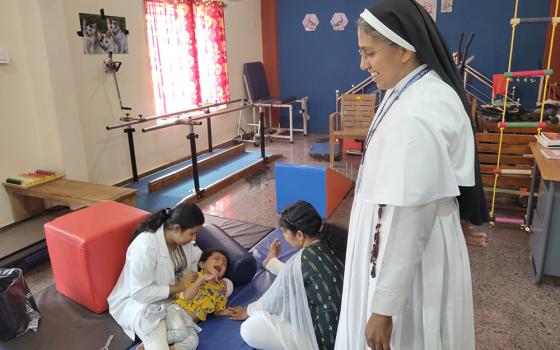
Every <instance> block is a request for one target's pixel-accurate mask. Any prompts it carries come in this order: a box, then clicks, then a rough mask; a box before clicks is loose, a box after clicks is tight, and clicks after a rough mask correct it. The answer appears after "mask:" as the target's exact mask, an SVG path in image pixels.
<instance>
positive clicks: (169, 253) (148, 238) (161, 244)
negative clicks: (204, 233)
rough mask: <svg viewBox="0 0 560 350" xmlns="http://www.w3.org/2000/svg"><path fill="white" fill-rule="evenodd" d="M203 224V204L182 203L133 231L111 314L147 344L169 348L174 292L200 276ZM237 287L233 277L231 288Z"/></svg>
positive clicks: (150, 347) (112, 298)
mask: <svg viewBox="0 0 560 350" xmlns="http://www.w3.org/2000/svg"><path fill="white" fill-rule="evenodd" d="M203 224H204V214H203V213H202V211H201V210H200V208H199V207H198V206H196V205H195V204H180V205H178V206H177V207H175V208H174V209H162V210H160V211H158V212H156V213H155V214H153V215H152V216H150V217H149V218H147V219H146V220H145V221H143V222H142V223H141V224H140V225H139V226H138V228H137V229H136V231H135V232H134V234H133V241H132V243H131V244H130V246H129V248H128V250H127V252H126V261H125V265H124V268H123V270H122V272H121V275H120V277H119V279H118V281H117V284H116V285H115V287H114V288H113V291H112V292H111V294H110V295H109V298H108V299H107V300H108V302H109V313H110V314H111V316H113V318H114V319H115V320H116V321H117V323H118V324H119V325H120V326H121V327H122V328H123V330H124V332H125V333H126V335H128V336H129V337H130V339H135V335H137V336H138V337H139V338H140V339H141V340H142V342H143V346H144V348H145V349H146V350H162V349H165V350H167V349H169V346H168V343H167V336H166V332H167V328H166V324H165V317H166V306H167V304H168V303H169V301H170V299H169V298H170V297H172V296H173V295H174V294H176V293H178V292H181V291H183V290H185V289H186V286H187V282H188V281H190V280H191V279H196V271H197V264H198V260H199V258H200V255H201V253H202V252H201V250H200V248H198V247H197V246H196V245H195V244H194V241H195V239H196V235H197V233H198V231H199V230H200V228H201V227H202V225H203ZM189 272H192V273H189ZM191 282H192V281H191ZM224 288H226V286H224ZM232 288H233V286H232V285H231V281H228V285H227V289H228V291H231V289H232Z"/></svg>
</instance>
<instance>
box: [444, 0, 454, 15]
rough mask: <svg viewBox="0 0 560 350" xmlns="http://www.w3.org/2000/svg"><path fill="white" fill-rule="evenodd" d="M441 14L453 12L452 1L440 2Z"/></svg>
mask: <svg viewBox="0 0 560 350" xmlns="http://www.w3.org/2000/svg"><path fill="white" fill-rule="evenodd" d="M441 12H442V13H449V12H453V0H441Z"/></svg>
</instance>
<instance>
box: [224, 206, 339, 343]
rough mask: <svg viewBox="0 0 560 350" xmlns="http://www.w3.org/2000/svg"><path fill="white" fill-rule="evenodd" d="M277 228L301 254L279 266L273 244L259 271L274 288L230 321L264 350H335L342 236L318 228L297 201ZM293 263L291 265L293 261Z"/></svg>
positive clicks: (325, 226)
mask: <svg viewBox="0 0 560 350" xmlns="http://www.w3.org/2000/svg"><path fill="white" fill-rule="evenodd" d="M279 226H280V228H281V230H282V233H283V234H284V238H285V240H286V241H287V242H288V243H289V244H290V245H291V246H293V247H295V248H298V249H300V251H298V253H296V255H294V256H292V258H290V260H289V261H288V262H287V263H286V264H284V263H282V262H281V261H280V260H278V258H277V256H278V253H279V249H280V242H279V241H278V240H275V241H274V242H273V243H272V245H271V247H270V249H269V254H268V256H267V258H266V259H265V261H264V262H263V266H264V267H265V269H267V270H269V271H270V272H272V273H274V274H276V275H278V277H277V279H276V281H275V283H274V284H273V285H272V286H271V287H270V289H269V290H268V291H267V292H266V293H265V294H264V295H263V296H262V297H261V298H260V299H259V300H257V301H256V302H254V303H252V304H250V305H249V306H248V308H247V309H245V308H233V309H234V315H233V317H232V318H234V319H241V320H244V319H246V321H245V322H244V323H243V324H242V325H241V336H242V338H243V339H244V340H245V342H247V344H249V345H250V346H252V347H253V348H257V349H265V350H278V349H292V348H298V349H306V350H317V349H318V350H332V349H333V348H334V343H335V338H336V331H337V327H338V319H339V314H340V302H341V298H342V283H343V274H344V263H343V261H344V260H343V259H344V256H345V251H346V231H345V230H341V229H339V228H337V227H336V226H333V225H330V224H323V222H322V219H321V216H320V215H319V213H317V211H316V210H315V208H313V206H312V205H311V204H309V203H307V202H304V201H298V202H296V203H294V204H292V205H290V206H289V207H288V208H286V209H285V210H284V211H283V212H282V215H281V217H280V223H279ZM294 259H295V260H294Z"/></svg>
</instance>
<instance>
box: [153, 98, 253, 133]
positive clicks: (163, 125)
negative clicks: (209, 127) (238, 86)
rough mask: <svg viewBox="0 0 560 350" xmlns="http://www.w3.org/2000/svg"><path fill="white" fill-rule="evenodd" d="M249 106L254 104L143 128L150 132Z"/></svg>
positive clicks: (251, 106)
mask: <svg viewBox="0 0 560 350" xmlns="http://www.w3.org/2000/svg"><path fill="white" fill-rule="evenodd" d="M249 108H253V105H252V104H248V105H245V106H242V107H237V108H231V109H224V110H223V111H217V112H213V113H208V114H203V115H201V116H199V117H194V118H193V117H188V118H187V119H185V118H181V119H179V120H176V121H175V122H173V123H167V124H162V125H154V126H149V127H147V128H142V132H144V133H145V132H150V131H154V130H159V129H164V128H167V127H170V126H175V125H184V124H189V123H191V122H196V121H198V120H203V119H207V118H212V117H215V116H218V115H222V114H227V113H231V112H237V111H241V110H244V109H249ZM196 125H200V124H198V123H196Z"/></svg>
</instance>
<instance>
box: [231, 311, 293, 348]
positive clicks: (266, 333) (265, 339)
mask: <svg viewBox="0 0 560 350" xmlns="http://www.w3.org/2000/svg"><path fill="white" fill-rule="evenodd" d="M271 320H272V322H271ZM277 327H281V328H282V333H283V334H290V333H291V332H292V328H291V325H290V323H289V322H287V321H284V320H280V319H279V318H278V317H277V316H276V315H271V314H269V313H268V312H266V311H257V312H255V313H254V314H252V315H251V316H249V318H248V319H247V320H245V321H244V322H243V323H242V324H241V330H240V333H241V338H243V340H244V341H245V342H246V343H247V344H248V345H249V346H251V347H253V348H255V349H261V350H292V349H284V347H283V346H282V342H281V341H280V338H279V337H278V335H277V333H279V332H278V331H275V329H276V328H277Z"/></svg>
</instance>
